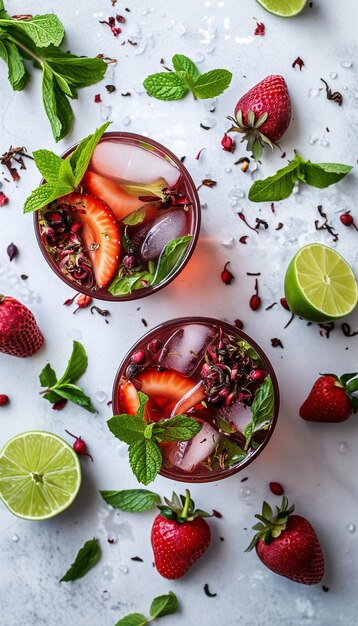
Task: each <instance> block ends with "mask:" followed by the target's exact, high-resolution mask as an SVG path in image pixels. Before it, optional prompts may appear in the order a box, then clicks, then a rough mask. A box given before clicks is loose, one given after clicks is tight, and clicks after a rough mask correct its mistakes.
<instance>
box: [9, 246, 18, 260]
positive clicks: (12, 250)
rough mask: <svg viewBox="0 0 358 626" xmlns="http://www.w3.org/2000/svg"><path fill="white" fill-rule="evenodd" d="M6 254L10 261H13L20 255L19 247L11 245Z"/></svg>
mask: <svg viewBox="0 0 358 626" xmlns="http://www.w3.org/2000/svg"><path fill="white" fill-rule="evenodd" d="M6 252H7V254H8V257H9V259H10V261H12V260H13V259H14V258H15V257H17V255H18V254H19V249H18V247H17V246H15V244H14V243H10V245H9V246H8V247H7V249H6Z"/></svg>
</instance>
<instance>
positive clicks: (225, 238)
mask: <svg viewBox="0 0 358 626" xmlns="http://www.w3.org/2000/svg"><path fill="white" fill-rule="evenodd" d="M220 243H221V245H222V246H225V247H226V248H231V247H232V246H233V245H234V243H235V237H233V236H232V235H231V234H230V233H221V235H220Z"/></svg>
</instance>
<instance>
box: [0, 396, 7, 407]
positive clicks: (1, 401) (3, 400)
mask: <svg viewBox="0 0 358 626" xmlns="http://www.w3.org/2000/svg"><path fill="white" fill-rule="evenodd" d="M8 402H9V396H7V395H6V394H5V393H2V394H0V406H5V405H6V404H8Z"/></svg>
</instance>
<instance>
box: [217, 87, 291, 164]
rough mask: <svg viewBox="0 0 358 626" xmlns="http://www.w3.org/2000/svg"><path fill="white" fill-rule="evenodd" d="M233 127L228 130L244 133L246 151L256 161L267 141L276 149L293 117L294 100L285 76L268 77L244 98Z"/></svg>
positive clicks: (238, 106)
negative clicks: (292, 103)
mask: <svg viewBox="0 0 358 626" xmlns="http://www.w3.org/2000/svg"><path fill="white" fill-rule="evenodd" d="M234 115H235V117H229V118H228V119H229V120H231V121H232V122H233V126H232V127H231V128H230V130H229V131H228V132H238V133H242V134H243V138H242V140H241V141H242V142H243V141H247V146H246V150H247V151H248V152H252V154H253V156H254V158H255V159H256V161H258V160H259V159H260V157H261V154H262V149H263V148H264V146H265V144H267V145H269V146H270V147H271V148H273V145H274V144H276V143H277V142H278V141H279V140H280V139H281V137H283V135H284V134H285V132H286V130H287V128H288V126H289V123H290V120H291V100H290V96H289V93H288V89H287V85H286V82H285V80H284V78H283V77H282V76H267V77H266V78H264V80H262V81H261V82H260V83H258V84H257V85H255V87H252V89H250V91H248V92H247V93H246V94H245V95H244V96H242V97H241V98H240V100H239V101H238V103H237V105H236V107H235V114H234Z"/></svg>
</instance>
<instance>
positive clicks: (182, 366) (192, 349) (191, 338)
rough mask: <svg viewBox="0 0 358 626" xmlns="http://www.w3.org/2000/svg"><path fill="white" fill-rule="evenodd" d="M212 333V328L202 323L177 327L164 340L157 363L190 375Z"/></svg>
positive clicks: (196, 365)
mask: <svg viewBox="0 0 358 626" xmlns="http://www.w3.org/2000/svg"><path fill="white" fill-rule="evenodd" d="M214 335H215V331H214V329H213V328H210V327H208V326H204V325H203V324H187V325H186V326H182V327H181V328H178V330H176V331H175V332H174V333H173V334H172V335H171V336H170V337H169V339H167V341H166V342H165V344H164V346H163V349H162V351H161V353H160V356H159V363H160V364H161V365H165V367H170V368H171V369H174V370H176V371H177V372H180V374H183V375H184V376H192V374H193V373H194V372H195V370H196V368H197V367H198V365H199V363H200V362H201V359H202V358H203V356H204V353H205V350H206V348H207V347H208V345H209V343H210V341H211V340H212V339H213V337H214Z"/></svg>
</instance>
